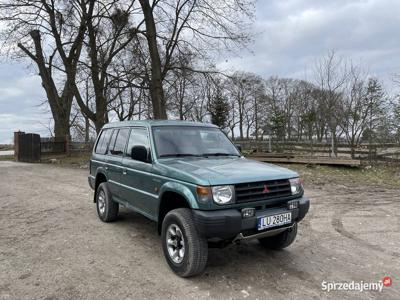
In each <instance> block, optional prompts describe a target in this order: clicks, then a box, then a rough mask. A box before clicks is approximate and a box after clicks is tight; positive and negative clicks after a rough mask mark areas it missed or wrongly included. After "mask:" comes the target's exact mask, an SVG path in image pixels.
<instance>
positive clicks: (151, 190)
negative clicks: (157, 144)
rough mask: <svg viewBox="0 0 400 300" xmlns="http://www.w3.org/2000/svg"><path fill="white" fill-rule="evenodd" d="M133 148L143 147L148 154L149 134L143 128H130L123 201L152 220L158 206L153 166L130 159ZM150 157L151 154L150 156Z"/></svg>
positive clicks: (125, 158) (124, 162)
mask: <svg viewBox="0 0 400 300" xmlns="http://www.w3.org/2000/svg"><path fill="white" fill-rule="evenodd" d="M134 146H144V147H146V148H147V149H148V151H149V154H150V151H151V150H150V140H149V132H148V130H147V128H144V127H134V128H132V130H131V132H130V136H129V141H128V147H127V155H126V156H125V157H124V158H123V162H122V164H123V167H124V169H123V174H122V177H121V183H122V184H123V185H124V186H125V188H124V189H123V190H122V191H123V195H122V197H123V199H124V200H125V201H126V202H128V203H129V204H130V205H131V206H133V208H134V209H136V210H138V211H140V212H141V213H143V214H144V215H147V216H148V217H150V218H154V217H155V214H156V208H157V204H158V194H157V192H156V188H157V184H156V181H155V180H153V179H154V176H153V175H152V169H153V165H152V163H151V162H142V161H138V160H134V159H132V158H131V155H130V154H131V151H132V148H133V147H134ZM150 155H151V154H150Z"/></svg>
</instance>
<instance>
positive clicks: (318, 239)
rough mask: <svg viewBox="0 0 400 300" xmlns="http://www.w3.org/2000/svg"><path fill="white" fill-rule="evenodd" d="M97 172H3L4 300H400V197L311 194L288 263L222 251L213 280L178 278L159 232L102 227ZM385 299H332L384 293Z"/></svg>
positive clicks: (21, 167)
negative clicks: (378, 287)
mask: <svg viewBox="0 0 400 300" xmlns="http://www.w3.org/2000/svg"><path fill="white" fill-rule="evenodd" d="M86 175H87V171H86V170H82V169H72V168H64V167H56V166H52V165H44V164H23V163H14V162H5V161H3V162H1V161H0V299H144V298H146V299H188V298H189V299H191V298H193V299H207V298H210V299H232V298H233V299H243V298H247V299H292V298H296V299H309V298H314V299H320V298H321V297H322V298H339V297H340V298H342V299H353V298H356V299H369V298H382V299H400V188H399V189H384V188H379V187H374V186H355V187H346V186H345V185H337V184H333V183H329V184H326V185H319V186H306V194H307V195H308V196H309V197H310V198H311V201H312V206H311V211H310V213H309V215H308V216H307V217H306V219H305V220H304V222H303V223H301V225H300V227H299V235H298V238H297V240H296V242H295V243H294V244H293V245H292V246H291V247H290V248H288V249H287V250H285V251H281V252H274V251H266V250H264V249H262V248H261V247H260V246H259V245H258V244H257V242H251V243H249V244H242V245H232V246H230V247H228V248H226V249H222V250H220V249H211V250H210V253H209V262H208V265H207V268H206V271H205V273H204V274H203V275H201V276H199V277H196V278H191V279H181V278H179V277H177V276H175V275H174V274H173V273H172V272H171V271H170V270H169V268H168V266H167V264H166V262H165V260H164V257H163V254H162V250H161V246H160V238H159V236H158V235H157V233H156V227H155V225H154V224H153V223H152V222H150V221H148V220H147V219H145V218H143V217H141V216H139V215H137V214H135V213H132V212H129V211H127V210H124V209H122V211H121V213H120V218H119V220H118V221H117V222H115V223H110V224H105V223H102V222H100V221H99V220H98V218H97V215H96V210H95V206H94V204H93V203H92V191H91V190H90V188H89V186H88V184H87V179H86V178H87V177H86ZM386 275H388V276H391V278H392V279H393V284H392V286H391V287H384V288H383V292H381V293H380V292H375V291H374V292H371V291H367V292H362V293H361V292H358V291H356V292H349V291H336V292H335V291H331V292H329V293H328V292H326V291H323V290H322V288H321V287H322V286H321V283H322V281H324V280H325V281H329V282H333V281H335V282H345V281H356V282H359V281H364V282H377V281H379V280H381V279H382V278H383V277H384V276H386Z"/></svg>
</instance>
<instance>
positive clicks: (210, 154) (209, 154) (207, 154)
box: [202, 152, 240, 157]
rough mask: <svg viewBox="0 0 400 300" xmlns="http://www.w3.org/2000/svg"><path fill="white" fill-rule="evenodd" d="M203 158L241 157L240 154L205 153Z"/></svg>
mask: <svg viewBox="0 0 400 300" xmlns="http://www.w3.org/2000/svg"><path fill="white" fill-rule="evenodd" d="M202 156H205V157H207V156H237V157H240V155H238V154H233V153H224V152H215V153H204V154H202Z"/></svg>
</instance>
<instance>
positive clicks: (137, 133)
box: [126, 128, 150, 156]
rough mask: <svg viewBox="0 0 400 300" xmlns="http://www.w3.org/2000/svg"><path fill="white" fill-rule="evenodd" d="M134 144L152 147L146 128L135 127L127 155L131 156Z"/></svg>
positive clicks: (130, 137)
mask: <svg viewBox="0 0 400 300" xmlns="http://www.w3.org/2000/svg"><path fill="white" fill-rule="evenodd" d="M134 146H144V147H146V148H147V149H149V148H150V142H149V135H148V132H147V129H145V128H133V129H132V130H131V134H130V136H129V143H128V148H127V151H126V153H127V155H128V156H130V155H131V152H132V148H133V147H134Z"/></svg>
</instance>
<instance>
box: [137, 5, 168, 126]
mask: <svg viewBox="0 0 400 300" xmlns="http://www.w3.org/2000/svg"><path fill="white" fill-rule="evenodd" d="M139 2H140V5H141V7H142V11H143V16H144V21H145V24H146V39H147V44H148V46H149V54H150V60H151V78H150V97H151V102H152V106H153V115H154V119H167V110H166V107H165V98H164V90H163V86H162V81H163V78H162V75H161V74H162V71H161V59H160V53H159V52H158V45H157V30H156V25H155V22H154V16H153V10H152V8H151V6H150V4H149V1H148V0H139Z"/></svg>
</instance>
